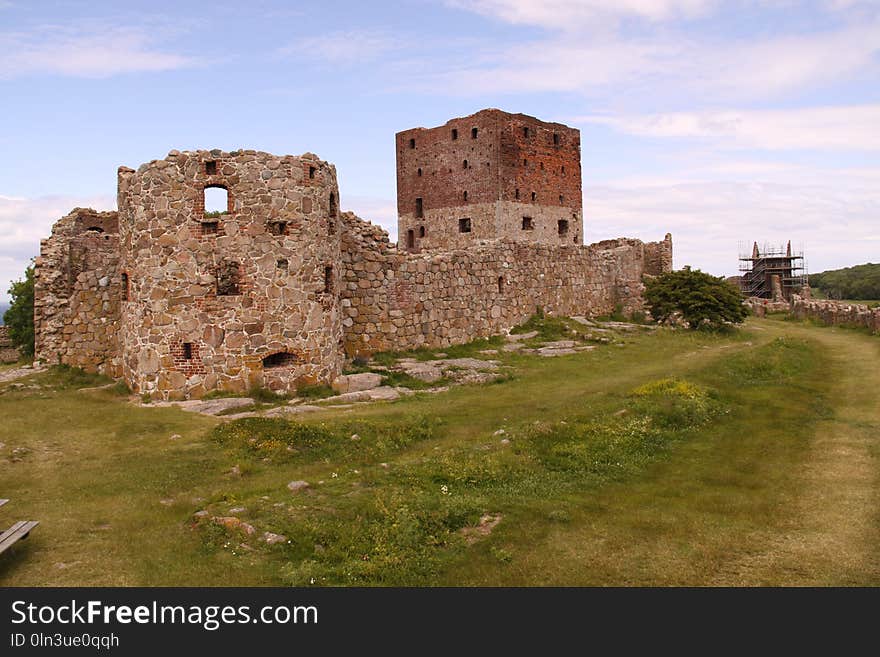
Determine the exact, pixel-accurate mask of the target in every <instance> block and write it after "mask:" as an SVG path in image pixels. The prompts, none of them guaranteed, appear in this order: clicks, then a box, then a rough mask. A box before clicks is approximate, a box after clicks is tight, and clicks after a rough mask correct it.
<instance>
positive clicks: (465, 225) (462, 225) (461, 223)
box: [458, 218, 471, 233]
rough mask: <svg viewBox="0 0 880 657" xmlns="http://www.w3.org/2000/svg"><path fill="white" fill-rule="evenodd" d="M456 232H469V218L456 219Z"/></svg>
mask: <svg viewBox="0 0 880 657" xmlns="http://www.w3.org/2000/svg"><path fill="white" fill-rule="evenodd" d="M458 232H459V233H469V232H471V220H470V219H469V218H465V219H459V220H458Z"/></svg>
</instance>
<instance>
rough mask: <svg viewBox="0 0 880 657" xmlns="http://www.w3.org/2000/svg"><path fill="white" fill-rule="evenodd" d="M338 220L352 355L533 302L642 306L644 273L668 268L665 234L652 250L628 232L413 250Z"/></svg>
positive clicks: (595, 310) (412, 341)
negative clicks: (594, 240)
mask: <svg viewBox="0 0 880 657" xmlns="http://www.w3.org/2000/svg"><path fill="white" fill-rule="evenodd" d="M344 222H345V231H344V233H343V248H342V258H343V272H342V275H343V288H342V290H341V297H342V300H341V305H342V312H343V318H344V319H343V326H344V334H345V347H346V351H347V353H348V355H350V356H351V355H355V354H367V353H372V352H376V351H385V350H406V349H414V348H418V347H443V346H448V345H451V344H457V343H463V342H467V341H469V340H472V339H474V338H476V337H485V336H489V335H493V334H496V333H499V332H501V331H504V330H506V329H509V328H511V327H513V326H516V325H517V324H520V323H522V322H524V321H525V320H526V319H528V318H529V317H530V316H531V315H532V314H534V313H535V311H536V309H538V308H540V309H541V310H543V311H544V312H545V313H548V314H553V315H588V316H595V315H602V314H610V313H611V312H613V311H614V310H615V309H617V308H618V307H619V308H620V309H622V310H623V311H624V312H632V311H636V310H640V309H641V308H642V305H643V299H642V291H643V289H644V287H643V284H642V276H643V274H659V273H662V271H668V269H667V267H668V268H671V250H672V240H671V237H669V236H667V238H666V240H664V241H663V242H659V243H655V244H654V245H651V247H650V248H649V247H648V246H647V245H645V244H644V243H643V242H641V241H639V240H635V239H626V238H622V239H616V240H608V241H605V242H600V243H599V244H594V245H590V246H579V245H571V246H557V245H549V244H548V245H542V244H529V243H523V242H516V241H512V240H491V241H485V242H481V243H477V244H475V245H473V246H471V247H470V248H468V249H460V250H453V251H447V252H442V253H425V254H419V255H413V254H407V253H405V252H403V251H398V249H397V248H396V246H394V245H392V244H390V243H389V240H388V235H387V234H386V233H385V231H383V230H382V229H381V228H378V227H376V226H372V225H371V224H368V223H366V222H364V221H363V220H361V219H358V218H357V217H355V216H354V215H351V214H347V215H345V216H344ZM667 249H668V255H666V254H665V253H663V254H662V255H661V253H662V252H663V251H664V250H667ZM646 250H648V251H649V257H650V259H651V262H648V261H647V258H646ZM661 268H663V269H661Z"/></svg>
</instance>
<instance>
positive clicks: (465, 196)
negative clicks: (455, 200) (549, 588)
mask: <svg viewBox="0 0 880 657" xmlns="http://www.w3.org/2000/svg"><path fill="white" fill-rule="evenodd" d="M464 202H465V203H467V192H465V193H464Z"/></svg>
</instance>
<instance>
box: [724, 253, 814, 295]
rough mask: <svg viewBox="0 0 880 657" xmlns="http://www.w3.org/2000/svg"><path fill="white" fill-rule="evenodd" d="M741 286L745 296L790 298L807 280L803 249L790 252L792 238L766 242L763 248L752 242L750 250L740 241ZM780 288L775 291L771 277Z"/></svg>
mask: <svg viewBox="0 0 880 657" xmlns="http://www.w3.org/2000/svg"><path fill="white" fill-rule="evenodd" d="M739 271H740V276H741V278H740V287H741V289H742V293H743V294H744V295H745V296H746V297H759V298H762V299H773V298H774V297H781V298H782V299H785V300H789V299H791V295H792V294H793V293H796V292H798V291H800V290H801V288H803V287H804V286H806V285H808V284H809V277H808V274H807V264H806V260H805V259H804V252H803V249H801V251H800V252H796V253H792V250H791V242H790V241H789V242H788V244H787V245H785V246H776V245H767V244H764V246H763V247H762V248H759V247H758V243H757V242H754V243H753V246H752V250H751V253H749V252H748V251H747V250H745V248H744V246H743V244H742V243H740V253H739ZM775 280H778V284H779V289H778V290H777V291H776V294H774V281H775Z"/></svg>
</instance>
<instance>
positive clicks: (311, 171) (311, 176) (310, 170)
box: [309, 167, 315, 178]
mask: <svg viewBox="0 0 880 657" xmlns="http://www.w3.org/2000/svg"><path fill="white" fill-rule="evenodd" d="M314 177H315V167H309V178H314Z"/></svg>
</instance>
